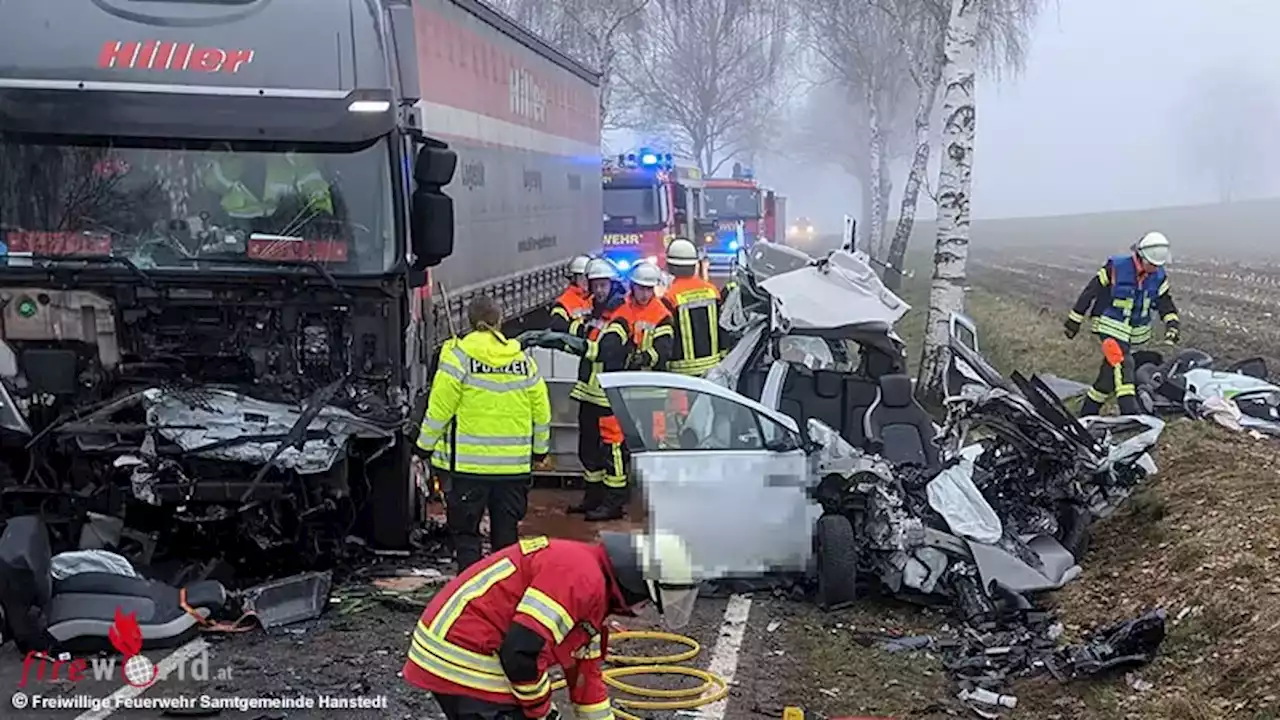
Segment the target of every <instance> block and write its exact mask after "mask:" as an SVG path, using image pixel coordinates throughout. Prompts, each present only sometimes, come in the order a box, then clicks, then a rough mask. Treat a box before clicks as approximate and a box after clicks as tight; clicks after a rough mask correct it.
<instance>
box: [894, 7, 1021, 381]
mask: <svg viewBox="0 0 1280 720" xmlns="http://www.w3.org/2000/svg"><path fill="white" fill-rule="evenodd" d="M950 2H951V12H950V15H949V16H948V19H947V23H946V26H945V28H946V31H945V34H944V37H945V43H944V52H943V58H944V62H943V64H942V123H943V125H942V164H941V168H940V170H939V173H938V235H937V240H936V241H935V243H934V251H933V278H932V282H931V283H930V287H929V317H928V320H927V321H926V330H925V332H926V335H925V346H924V358H923V360H924V362H923V363H921V366H920V377H921V382H920V383H919V384H920V386H921V388H920V390H921V393H922V395H923V396H924V397H926V398H929V399H931V400H939V399H941V398H942V395H943V380H944V378H945V376H946V371H947V361H948V354H947V352H946V349H947V346H948V339H949V331H950V323H949V318H950V316H951V314H952V313H960V312H963V311H964V293H965V286H966V284H967V278H966V266H967V264H968V260H969V196H970V189H971V187H972V174H973V140H974V130H975V127H976V117H977V108H976V105H975V99H974V85H975V80H976V76H977V71H978V69H979V66H980V55H979V45H980V42H979V40H980V37H981V36H982V33H984V32H986V33H991V32H992V30H991V29H992V28H994V27H1005V28H1012V29H1013V31H1012V32H1011V34H1010V35H1009V37H1014V38H1021V37H1023V36H1024V35H1020V34H1019V33H1018V31H1017V29H1018V28H1023V29H1024V30H1022V33H1025V28H1028V27H1030V25H1031V24H1032V23H1033V22H1034V19H1035V16H1036V15H1037V13H1038V11H1039V5H1040V3H1039V0H950ZM988 36H990V35H988ZM1000 42H1004V41H1003V40H1002V41H1000ZM1010 52H1012V50H1010ZM990 63H991V64H993V65H995V66H996V67H999V63H998V61H996V60H994V58H993V59H992V60H991V61H990Z"/></svg>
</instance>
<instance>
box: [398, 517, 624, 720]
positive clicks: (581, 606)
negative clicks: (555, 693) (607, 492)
mask: <svg viewBox="0 0 1280 720" xmlns="http://www.w3.org/2000/svg"><path fill="white" fill-rule="evenodd" d="M610 567H611V566H610V564H609V561H608V557H607V555H606V553H605V550H604V548H602V547H600V546H598V545H595V544H590V543H582V542H577V541H574V540H562V539H548V538H545V537H534V538H525V539H523V540H521V541H520V542H519V543H518V544H516V545H511V546H509V547H506V548H503V549H502V550H499V551H498V552H496V553H494V554H492V555H490V556H489V557H487V558H484V559H483V560H481V561H480V562H478V563H476V564H474V565H472V566H471V567H469V568H467V569H466V570H465V571H464V572H463V573H462V574H461V575H459V576H458V577H457V578H455V579H453V580H452V581H450V582H449V583H448V584H447V585H445V586H444V589H442V590H441V591H440V592H439V593H437V594H436V596H435V597H434V598H432V600H431V603H430V604H428V605H427V609H426V610H425V611H424V612H423V613H422V617H421V619H419V620H418V625H417V627H416V628H415V629H414V631H413V639H412V641H411V644H410V646H409V659H408V661H407V662H405V665H404V673H403V674H404V679H405V680H406V681H407V682H409V683H410V684H412V685H415V686H417V687H420V688H423V689H425V690H428V691H430V692H432V693H436V694H439V695H454V696H463V697H471V698H477V699H480V700H486V701H488V702H492V703H498V704H505V705H519V706H521V707H522V708H523V709H524V712H525V715H526V716H527V717H531V718H539V717H543V716H545V715H546V714H547V713H548V712H549V711H550V708H551V677H550V675H549V674H548V670H549V669H550V668H551V666H553V665H559V666H560V667H561V668H563V669H564V675H565V681H566V682H567V684H568V688H569V700H570V702H572V703H573V706H574V714H575V715H576V716H577V717H578V718H579V719H580V720H612V718H613V717H614V715H613V710H612V708H611V706H610V703H609V694H608V691H607V690H606V688H605V684H604V678H603V676H602V674H601V665H602V663H603V661H604V655H605V653H606V652H607V650H608V630H607V626H606V624H605V619H606V618H607V617H608V616H609V614H610V613H611V612H615V610H614V608H618V610H617V611H621V610H623V609H624V608H625V605H623V600H622V596H621V594H620V592H619V591H616V590H612V589H611V588H613V587H615V586H616V584H617V583H616V582H614V581H612V580H611V578H610V577H609V573H611V572H612V570H610V569H609V568H610ZM615 594H616V597H615ZM539 641H541V642H539Z"/></svg>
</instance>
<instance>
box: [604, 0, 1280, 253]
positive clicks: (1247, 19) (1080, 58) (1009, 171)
mask: <svg viewBox="0 0 1280 720" xmlns="http://www.w3.org/2000/svg"><path fill="white" fill-rule="evenodd" d="M1277 28H1280V3H1272V2H1260V1H1259V0H1125V1H1124V2H1116V1H1115V0H1062V1H1061V2H1058V3H1057V4H1056V7H1050V8H1049V9H1048V10H1047V11H1046V12H1045V13H1044V15H1043V16H1042V19H1041V20H1040V22H1039V24H1038V25H1037V27H1036V29H1035V31H1034V33H1033V37H1032V43H1031V47H1030V54H1029V57H1028V60H1027V64H1026V67H1025V68H1024V69H1023V71H1022V72H1021V73H1020V74H1018V75H1017V76H1016V77H1004V78H1001V79H999V80H997V79H994V78H991V77H985V78H982V79H981V80H980V83H979V88H978V123H977V128H978V130H977V133H978V137H977V148H976V155H975V166H974V190H973V192H974V199H973V204H972V210H973V213H974V216H975V217H979V218H995V217H1018V216H1038V215H1056V214H1071V213H1081V212H1097V211H1107V210H1123V209H1142V208H1148V207H1160V206H1173V205H1186V204H1197V203H1215V202H1219V201H1220V200H1222V199H1226V198H1225V197H1223V195H1224V193H1223V192H1222V191H1221V190H1220V189H1219V187H1218V186H1219V185H1221V183H1216V182H1215V181H1214V178H1213V175H1214V173H1213V172H1211V171H1210V170H1209V169H1205V168H1204V167H1201V166H1203V163H1201V164H1200V165H1199V166H1198V165H1197V164H1196V163H1195V162H1193V161H1194V159H1195V157H1194V156H1193V154H1194V153H1196V152H1197V148H1198V152H1199V153H1200V154H1201V155H1205V154H1208V155H1214V154H1221V153H1222V152H1224V151H1223V150H1222V149H1220V148H1216V147H1200V146H1203V145H1205V144H1206V142H1207V141H1206V140H1204V138H1205V137H1210V138H1213V137H1216V138H1222V139H1232V140H1234V141H1236V142H1237V143H1244V144H1245V145H1246V147H1245V148H1244V152H1245V154H1246V155H1254V156H1259V155H1265V156H1267V157H1268V158H1274V159H1275V162H1268V163H1261V164H1259V165H1260V167H1259V168H1254V170H1255V172H1253V173H1247V172H1245V173H1243V174H1244V175H1248V177H1243V178H1240V179H1238V181H1237V182H1235V183H1234V184H1235V185H1236V186H1237V187H1236V189H1235V190H1234V191H1233V192H1231V193H1230V195H1231V199H1235V200H1239V199H1246V198H1250V197H1268V196H1274V195H1278V194H1280V170H1277V169H1273V168H1277V167H1280V157H1276V156H1275V155H1274V152H1275V149H1276V147H1277V145H1276V142H1275V138H1274V137H1273V136H1277V135H1280V118H1276V117H1274V116H1272V117H1270V118H1263V117H1257V116H1258V115H1261V114H1263V113H1260V112H1250V113H1245V112H1235V113H1234V115H1237V116H1246V115H1247V116H1248V117H1233V113H1232V112H1231V111H1229V110H1227V109H1226V108H1225V107H1224V106H1231V107H1245V106H1247V105H1248V103H1247V102H1235V103H1234V104H1233V102H1231V101H1229V100H1224V99H1223V97H1222V94H1223V93H1224V92H1226V91H1225V90H1224V89H1223V86H1224V85H1241V86H1244V87H1247V88H1250V89H1251V90H1252V92H1253V94H1255V95H1265V96H1267V97H1266V98H1258V97H1252V98H1248V99H1247V100H1249V101H1250V102H1254V103H1258V102H1261V101H1262V100H1271V98H1272V97H1280V43H1277V42H1276V40H1275V37H1276V32H1277ZM1215 92H1216V95H1215V94H1214V93H1215ZM803 100H804V99H803V97H801V98H797V99H796V102H795V107H796V108H797V110H798V111H799V110H800V109H801V108H802V107H803ZM1194 113H1200V115H1202V116H1203V117H1202V118H1201V117H1194V116H1193V115H1194ZM839 121H840V120H839V118H834V117H833V118H831V122H832V123H838V122H839ZM1191 125H1195V132H1196V133H1198V134H1196V137H1195V138H1192V137H1190V136H1191V135H1192V134H1193V133H1192V131H1190V130H1188V127H1189V126H1191ZM779 135H780V136H782V135H785V133H780V134H779ZM613 140H614V142H613V143H612V144H613V145H614V146H618V145H619V144H625V143H626V141H627V138H625V137H614V138H613ZM779 144H780V145H781V144H783V143H781V142H780V143H779ZM1238 150H1239V149H1237V151H1238ZM935 152H936V151H935ZM797 154H798V153H796V152H795V151H794V149H791V148H787V147H785V146H784V147H779V148H778V149H777V152H776V153H773V154H771V155H770V156H768V157H764V158H761V159H759V161H758V162H757V164H756V170H757V173H756V174H757V176H758V177H759V178H760V179H761V181H762V182H763V183H765V184H767V185H771V186H773V187H775V188H777V189H778V190H779V191H780V192H782V193H783V194H785V195H787V196H788V197H789V198H790V200H789V205H788V215H789V216H790V217H792V218H795V217H797V216H801V215H804V216H808V217H810V218H812V219H813V220H814V221H815V222H816V223H817V224H818V225H819V226H820V227H821V228H823V229H827V228H830V229H831V230H832V231H835V229H836V228H838V225H839V222H840V218H841V216H842V215H843V213H845V212H850V213H852V214H855V215H856V214H857V213H858V209H859V207H860V200H859V188H858V183H857V182H856V181H855V180H854V179H852V178H850V177H848V176H847V175H846V174H845V173H843V172H840V171H839V170H837V169H835V168H815V167H814V166H813V164H812V163H809V162H805V161H803V160H798V159H797V158H796V157H795V156H796V155H797ZM935 166H936V164H935ZM904 170H905V169H904V168H902V167H897V168H895V173H894V175H895V177H894V185H895V189H899V188H901V185H902V175H903V173H904ZM935 173H936V170H935V171H934V172H933V173H931V175H933V174H935ZM933 179H934V180H936V177H935V178H933ZM922 200H923V201H924V202H923V205H922V207H921V217H922V218H925V217H931V216H932V215H933V212H934V210H933V207H932V205H931V203H929V202H928V198H927V197H922ZM896 214H897V195H896V193H895V197H894V199H893V207H892V211H891V213H890V222H892V221H893V218H894V217H896Z"/></svg>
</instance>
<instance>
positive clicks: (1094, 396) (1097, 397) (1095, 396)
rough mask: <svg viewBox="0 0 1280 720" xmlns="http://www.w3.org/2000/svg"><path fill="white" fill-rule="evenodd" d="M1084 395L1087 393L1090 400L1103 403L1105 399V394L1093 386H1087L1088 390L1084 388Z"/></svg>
mask: <svg viewBox="0 0 1280 720" xmlns="http://www.w3.org/2000/svg"><path fill="white" fill-rule="evenodd" d="M1085 395H1087V396H1088V397H1089V399H1090V400H1092V401H1094V402H1096V403H1104V402H1106V401H1107V394H1106V393H1104V392H1102V391H1101V390H1096V389H1094V388H1089V389H1088V390H1086V391H1085Z"/></svg>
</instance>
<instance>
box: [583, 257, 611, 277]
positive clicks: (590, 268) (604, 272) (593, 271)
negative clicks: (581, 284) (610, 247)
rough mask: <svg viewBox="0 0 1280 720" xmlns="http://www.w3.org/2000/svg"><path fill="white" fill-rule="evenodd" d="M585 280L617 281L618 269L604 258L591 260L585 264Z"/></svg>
mask: <svg viewBox="0 0 1280 720" xmlns="http://www.w3.org/2000/svg"><path fill="white" fill-rule="evenodd" d="M587 279H588V280H617V279H618V269H617V268H616V267H614V266H613V263H611V262H609V261H608V260H605V259H604V258H592V259H591V262H589V263H587Z"/></svg>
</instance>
